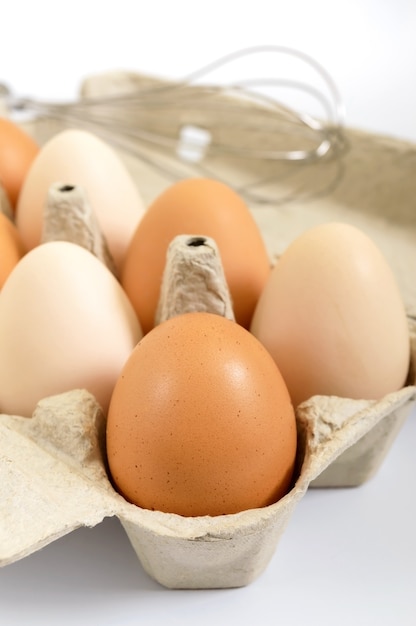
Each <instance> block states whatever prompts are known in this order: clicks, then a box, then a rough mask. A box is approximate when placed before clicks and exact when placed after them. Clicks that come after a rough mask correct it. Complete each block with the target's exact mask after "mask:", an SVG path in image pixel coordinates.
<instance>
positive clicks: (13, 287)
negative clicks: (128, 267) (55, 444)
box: [0, 241, 142, 416]
mask: <svg viewBox="0 0 416 626" xmlns="http://www.w3.org/2000/svg"><path fill="white" fill-rule="evenodd" d="M141 337H142V331H141V327H140V324H139V322H138V319H137V316H136V314H135V312H134V310H133V308H132V305H131V304H130V301H129V300H128V298H127V296H126V294H125V293H124V291H123V289H122V287H121V286H120V284H119V283H118V282H117V280H116V279H115V278H114V276H113V274H112V273H111V272H110V271H109V270H108V269H107V268H106V267H105V266H104V265H103V263H102V262H101V261H99V260H98V259H97V258H96V257H95V256H94V255H93V254H91V253H90V252H88V251H87V250H85V249H84V248H82V247H81V246H78V245H76V244H74V243H70V242H64V241H57V242H50V243H45V244H42V245H40V246H37V247H36V248H34V249H33V250H31V251H30V252H28V253H27V254H26V255H25V256H24V257H23V258H22V259H21V261H19V263H18V264H17V265H16V266H15V268H14V269H13V271H12V272H11V274H9V277H8V279H7V281H6V283H5V284H4V286H3V289H2V291H1V293H0V412H3V413H9V414H15V415H23V416H31V415H32V412H33V410H34V408H35V405H36V403H37V402H38V401H39V400H40V399H42V398H44V397H46V396H50V395H54V394H57V393H61V392H64V391H69V390H71V389H75V388H84V389H87V390H88V391H90V392H91V393H92V394H93V395H94V396H95V397H96V399H97V400H98V402H99V403H100V404H101V406H102V408H103V410H104V411H105V412H106V411H107V407H108V403H109V400H110V396H111V393H112V390H113V386H114V384H115V381H116V379H117V378H118V376H119V374H120V371H121V368H122V367H123V365H124V363H125V361H126V359H127V358H128V356H129V355H130V353H131V351H132V349H133V348H134V346H135V345H136V343H137V342H138V341H139V340H140V339H141Z"/></svg>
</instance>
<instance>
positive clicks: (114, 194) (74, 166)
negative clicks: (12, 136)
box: [16, 129, 144, 267]
mask: <svg viewBox="0 0 416 626" xmlns="http://www.w3.org/2000/svg"><path fill="white" fill-rule="evenodd" d="M58 181H59V182H63V183H66V184H70V185H77V186H79V187H83V188H84V190H85V193H86V195H87V198H88V201H89V203H90V204H91V207H92V209H93V211H94V212H95V213H96V215H97V218H98V221H99V223H100V226H101V229H102V231H103V233H104V235H105V237H106V239H107V242H108V245H109V249H110V252H111V254H112V257H113V259H114V261H115V263H116V265H117V267H120V266H121V262H122V259H123V258H124V254H125V251H126V248H127V246H128V244H129V242H130V239H131V237H132V235H133V232H134V231H135V228H136V226H137V225H138V223H139V221H140V219H141V217H142V215H143V213H144V204H143V201H142V198H141V196H140V193H139V190H138V188H137V185H136V184H135V182H134V180H133V179H132V177H131V176H130V173H129V172H128V170H127V168H126V167H125V165H124V163H123V162H122V160H121V159H120V157H119V156H118V155H117V153H116V152H115V151H114V150H113V149H112V148H111V147H110V146H109V145H108V144H107V143H105V142H104V141H102V140H101V139H99V138H98V137H97V136H95V135H94V134H92V133H90V132H88V131H84V130H77V129H68V130H64V131H62V132H60V133H58V134H57V135H55V136H54V137H52V139H50V140H49V141H48V142H47V143H46V144H45V145H44V146H43V147H42V148H41V150H40V152H39V154H38V155H37V157H36V159H35V160H34V162H33V163H32V166H31V168H30V169H29V172H28V173H27V176H26V178H25V181H24V183H23V186H22V189H21V192H20V196H19V200H18V203H17V207H16V225H17V228H18V230H19V231H20V234H21V237H22V239H23V242H24V244H25V246H26V248H27V249H29V250H30V249H31V248H33V247H34V246H36V245H38V244H39V243H40V239H41V233H42V223H43V210H44V206H45V202H46V198H47V193H48V190H49V187H50V186H51V185H52V184H53V183H55V182H58Z"/></svg>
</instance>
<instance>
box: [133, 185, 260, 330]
mask: <svg viewBox="0 0 416 626" xmlns="http://www.w3.org/2000/svg"><path fill="white" fill-rule="evenodd" d="M181 234H200V235H205V236H208V237H212V239H214V240H215V242H216V244H217V245H218V249H219V252H220V255H221V260H222V264H223V267H224V272H225V277H226V280H227V283H228V287H229V289H230V293H231V297H232V301H233V309H234V313H235V317H236V320H237V322H238V323H239V324H241V325H242V326H244V327H245V328H248V326H249V324H250V320H251V317H252V315H253V311H254V308H255V306H256V303H257V300H258V298H259V297H260V294H261V292H262V290H263V288H264V285H265V283H266V280H267V278H268V276H269V273H270V260H269V257H268V254H267V250H266V246H265V244H264V241H263V238H262V235H261V233H260V230H259V228H258V226H257V224H256V222H255V220H254V218H253V215H252V214H251V212H250V210H249V208H248V206H247V205H246V203H245V202H244V200H243V199H242V197H240V195H239V194H237V193H236V192H235V191H234V190H233V189H231V187H229V186H228V185H226V184H224V183H222V182H219V181H217V180H212V179H209V178H189V179H185V180H181V181H179V182H177V183H175V184H173V185H171V186H170V187H168V188H167V189H166V190H165V191H164V192H163V193H161V194H160V195H159V196H158V197H157V198H156V199H155V200H154V202H153V203H152V204H151V205H150V206H149V207H148V209H147V210H146V212H145V214H144V216H143V218H142V219H141V221H140V223H139V225H138V226H137V228H136V231H135V234H134V235H133V237H132V240H131V242H130V244H129V247H128V250H127V253H126V257H125V260H124V266H123V269H122V276H121V281H122V285H123V287H124V289H125V291H126V293H127V295H128V296H129V298H130V300H131V302H132V304H133V306H134V308H135V310H136V313H137V315H138V317H139V320H140V324H141V326H142V329H143V332H144V333H146V332H148V331H149V330H150V329H151V328H152V327H153V326H154V322H155V319H154V318H155V311H156V307H157V303H158V300H159V294H160V284H161V280H162V274H163V270H164V267H165V263H166V253H167V249H168V246H169V244H170V242H171V241H172V239H173V238H174V237H176V236H177V235H181Z"/></svg>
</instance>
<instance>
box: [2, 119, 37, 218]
mask: <svg viewBox="0 0 416 626" xmlns="http://www.w3.org/2000/svg"><path fill="white" fill-rule="evenodd" d="M38 152H39V146H38V145H37V143H36V142H35V141H34V140H33V139H32V137H30V135H28V133H26V132H25V131H24V130H23V129H21V128H20V126H17V124H15V123H14V122H12V121H11V120H9V119H6V118H4V117H0V183H1V184H2V186H3V187H4V189H5V191H6V193H7V196H8V198H9V200H10V203H11V205H12V207H13V208H15V207H16V203H17V198H18V196H19V193H20V188H21V186H22V184H23V181H24V179H25V177H26V174H27V172H28V170H29V168H30V166H31V165H32V162H33V160H34V158H35V157H36V155H37V154H38Z"/></svg>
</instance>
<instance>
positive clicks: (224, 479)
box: [107, 312, 296, 516]
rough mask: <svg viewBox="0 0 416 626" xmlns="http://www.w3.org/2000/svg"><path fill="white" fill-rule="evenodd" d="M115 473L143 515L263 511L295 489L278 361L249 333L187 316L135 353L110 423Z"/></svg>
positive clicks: (289, 418) (292, 433) (291, 431)
mask: <svg viewBox="0 0 416 626" xmlns="http://www.w3.org/2000/svg"><path fill="white" fill-rule="evenodd" d="M107 453H108V462H109V467H110V472H111V475H112V478H113V481H114V483H115V485H116V487H117V489H118V490H119V492H120V493H121V494H122V495H123V496H124V497H125V498H126V499H127V500H129V501H130V502H132V503H134V504H136V505H138V506H140V507H142V508H146V509H155V510H158V511H163V512H169V513H177V514H180V515H184V516H197V515H221V514H226V513H236V512H238V511H242V510H245V509H251V508H256V507H263V506H266V505H269V504H271V503H273V502H276V501H277V500H278V499H279V498H281V497H282V496H283V495H284V494H285V493H286V492H287V490H288V489H289V487H290V485H291V480H292V474H293V468H294V462H295V454H296V423H295V415H294V410H293V407H292V404H291V401H290V398H289V394H288V391H287V388H286V385H285V383H284V381H283V379H282V377H281V375H280V372H279V370H278V369H277V366H276V365H275V363H274V361H273V359H272V358H271V356H270V355H269V354H268V352H267V351H266V350H265V349H264V347H263V346H262V345H261V344H260V342H259V341H258V340H257V339H256V338H255V337H253V335H251V334H250V333H249V332H248V331H247V330H245V329H244V328H243V327H242V326H240V325H239V324H237V323H235V322H233V321H230V320H227V319H225V318H224V317H222V316H219V315H215V314H213V313H202V312H198V313H186V314H183V315H179V316H177V317H173V318H171V319H170V320H168V321H166V322H163V323H161V324H159V325H158V326H156V327H155V328H154V329H153V330H152V331H151V332H149V333H148V334H147V335H146V336H145V337H144V338H143V339H142V340H141V341H140V342H139V343H138V344H137V346H136V348H135V349H134V350H133V352H132V353H131V355H130V357H129V358H128V360H127V362H126V364H125V366H124V368H123V370H122V372H121V375H120V377H119V379H118V381H117V383H116V385H115V388H114V391H113V394H112V398H111V402H110V408H109V413H108V422H107Z"/></svg>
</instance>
